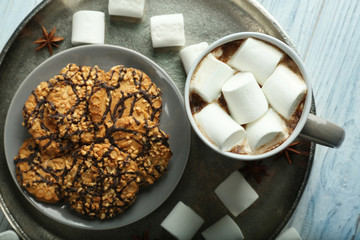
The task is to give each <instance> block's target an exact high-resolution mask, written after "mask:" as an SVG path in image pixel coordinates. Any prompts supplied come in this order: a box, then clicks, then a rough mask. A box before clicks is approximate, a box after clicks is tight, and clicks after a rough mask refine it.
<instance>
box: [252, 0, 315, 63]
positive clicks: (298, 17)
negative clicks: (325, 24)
mask: <svg viewBox="0 0 360 240" xmlns="http://www.w3.org/2000/svg"><path fill="white" fill-rule="evenodd" d="M258 1H259V2H260V3H261V4H262V5H263V6H264V7H265V8H266V9H267V10H268V11H269V12H270V13H271V14H272V15H273V16H274V17H275V19H276V20H277V22H278V23H279V24H280V26H281V27H282V28H283V29H284V30H285V32H286V33H287V34H288V35H289V36H290V39H291V40H292V42H293V44H294V46H295V47H296V49H297V51H298V53H299V55H300V56H301V57H302V58H303V59H304V56H305V53H306V49H307V47H308V46H309V43H310V41H311V36H312V34H311V33H312V32H313V31H314V29H315V27H316V22H317V18H318V16H319V13H320V12H321V9H322V8H321V6H322V1H311V0H306V1H298V0H291V1H289V0H278V1H275V0H258Z"/></svg>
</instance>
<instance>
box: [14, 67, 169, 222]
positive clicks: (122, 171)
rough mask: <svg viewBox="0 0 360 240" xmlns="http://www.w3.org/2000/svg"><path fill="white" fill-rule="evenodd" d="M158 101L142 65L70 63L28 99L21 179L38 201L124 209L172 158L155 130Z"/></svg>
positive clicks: (92, 210)
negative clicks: (105, 66)
mask: <svg viewBox="0 0 360 240" xmlns="http://www.w3.org/2000/svg"><path fill="white" fill-rule="evenodd" d="M161 101H162V100H161V91H160V89H158V88H157V87H156V85H155V84H154V83H153V82H152V81H151V80H150V78H149V77H148V76H147V75H146V74H145V73H144V72H142V71H140V70H137V69H133V68H126V67H124V66H121V65H119V66H115V67H113V68H112V69H111V70H110V71H109V72H107V73H105V72H104V71H103V70H101V69H99V68H98V67H97V66H95V67H86V66H77V65H75V64H69V65H67V66H66V67H65V68H64V69H63V70H62V71H61V72H60V74H59V75H57V76H55V77H53V78H51V79H50V80H48V81H46V82H42V83H40V84H39V85H38V87H37V88H36V89H35V90H34V91H33V92H32V94H31V95H30V96H29V98H28V100H27V102H26V103H25V106H24V108H23V116H24V121H23V125H24V126H25V127H27V128H28V131H29V133H30V134H31V135H32V138H31V140H26V141H25V142H24V144H23V146H22V148H21V149H20V151H19V155H18V156H17V157H16V158H15V163H16V169H17V171H16V172H17V176H18V181H19V182H20V184H21V185H22V186H23V187H24V188H25V189H26V190H27V191H28V192H29V193H31V194H33V195H34V196H35V197H36V198H37V199H38V200H40V201H45V202H57V201H61V200H64V201H68V202H69V203H70V205H71V207H72V208H73V209H75V210H76V211H77V212H79V213H81V214H84V215H88V216H90V217H98V218H100V219H104V218H110V217H113V216H115V215H117V214H119V213H121V212H123V211H124V210H125V209H126V208H128V207H129V206H131V205H132V204H133V203H134V201H135V199H136V195H137V192H138V190H139V188H140V187H143V186H146V185H149V184H152V183H154V182H156V181H157V180H158V179H159V178H160V177H161V175H163V174H164V173H165V172H166V168H167V165H168V162H169V159H170V158H171V155H172V153H171V150H170V147H169V144H168V136H167V135H166V134H165V133H164V132H163V131H162V130H161V129H160V128H159V118H160V114H161V111H162V103H161ZM24 153H26V154H25V155H24ZM24 156H25V157H24ZM55 163H56V164H55ZM54 164H55V165H56V166H55V165H54ZM44 191H45V192H49V191H50V193H51V194H50V193H48V196H50V195H51V196H52V197H51V198H50V200H46V199H45V198H44V197H43V195H44V194H43V192H44Z"/></svg>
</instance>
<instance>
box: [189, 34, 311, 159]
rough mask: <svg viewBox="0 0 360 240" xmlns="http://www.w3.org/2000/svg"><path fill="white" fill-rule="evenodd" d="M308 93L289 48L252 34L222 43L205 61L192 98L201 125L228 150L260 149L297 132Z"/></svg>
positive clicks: (253, 151)
mask: <svg viewBox="0 0 360 240" xmlns="http://www.w3.org/2000/svg"><path fill="white" fill-rule="evenodd" d="M306 94H307V87H306V84H305V81H304V79H303V76H302V74H301V72H300V70H299V68H298V67H297V65H296V63H295V62H294V61H293V60H292V59H291V58H290V57H289V56H288V55H286V53H284V52H283V51H282V50H280V49H279V48H277V47H276V46H274V45H272V44H270V43H267V42H265V41H262V40H258V39H255V38H247V39H242V40H236V41H233V42H229V43H226V44H224V45H221V46H219V47H217V48H215V49H214V50H213V51H211V52H210V53H209V54H207V55H206V56H205V57H204V58H203V59H202V60H201V61H200V63H199V64H198V66H197V68H196V69H195V70H194V73H193V75H192V78H191V82H190V95H189V101H190V107H191V113H192V115H193V117H194V119H195V122H196V124H197V126H198V128H199V129H200V131H201V132H202V133H203V135H205V136H206V138H207V139H208V140H209V141H210V142H211V143H213V144H214V145H215V146H217V147H218V148H220V149H222V150H224V151H230V152H233V153H237V154H248V155H257V154H262V153H265V152H268V151H270V150H272V149H274V148H276V147H278V146H279V145H280V144H281V143H283V142H284V141H285V140H286V139H287V138H288V137H289V136H290V135H291V133H292V132H293V130H294V129H295V127H296V125H297V123H298V121H299V119H300V117H301V114H302V111H303V108H304V102H305V98H306ZM224 113H225V114H224ZM225 122H226V123H225Z"/></svg>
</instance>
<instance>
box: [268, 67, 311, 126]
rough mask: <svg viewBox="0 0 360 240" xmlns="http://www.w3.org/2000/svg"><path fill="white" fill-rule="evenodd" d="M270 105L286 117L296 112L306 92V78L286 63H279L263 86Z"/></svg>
mask: <svg viewBox="0 0 360 240" xmlns="http://www.w3.org/2000/svg"><path fill="white" fill-rule="evenodd" d="M262 90H263V91H264V93H265V95H266V97H267V99H268V101H269V103H270V105H271V106H272V107H273V108H274V109H275V110H276V111H277V112H278V113H280V114H281V116H283V117H284V118H286V119H289V118H290V117H291V115H292V114H293V113H294V112H295V110H296V108H297V107H298V105H299V103H300V102H301V100H302V99H303V98H304V95H305V93H306V90H307V88H306V84H305V82H304V80H303V79H302V78H301V77H300V76H299V75H297V74H295V73H294V72H293V71H292V70H290V69H289V68H288V67H286V66H284V65H279V66H278V67H277V68H276V69H275V71H274V72H273V74H271V76H270V77H269V78H268V79H267V81H266V82H265V84H264V86H263V87H262Z"/></svg>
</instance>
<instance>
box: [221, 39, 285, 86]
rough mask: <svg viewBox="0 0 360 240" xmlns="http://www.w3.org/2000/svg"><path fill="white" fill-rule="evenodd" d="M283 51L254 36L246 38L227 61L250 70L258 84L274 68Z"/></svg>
mask: <svg viewBox="0 0 360 240" xmlns="http://www.w3.org/2000/svg"><path fill="white" fill-rule="evenodd" d="M282 57H283V53H282V52H281V51H280V50H279V49H277V48H275V47H274V46H272V45H270V44H268V43H265V42H263V41H261V40H256V39H254V38H248V39H246V40H245V41H244V42H243V43H242V44H241V46H240V47H239V49H238V50H237V51H236V52H235V53H234V55H233V56H232V57H231V58H230V60H229V61H228V64H229V65H230V66H232V67H233V68H235V69H237V70H239V71H243V72H252V73H253V74H254V76H255V78H256V80H257V81H258V83H259V84H260V85H263V84H264V83H265V81H266V79H267V78H268V77H269V76H270V75H271V73H272V72H273V71H274V69H275V68H276V66H277V64H278V63H279V62H280V60H281V58H282Z"/></svg>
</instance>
